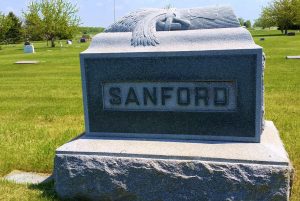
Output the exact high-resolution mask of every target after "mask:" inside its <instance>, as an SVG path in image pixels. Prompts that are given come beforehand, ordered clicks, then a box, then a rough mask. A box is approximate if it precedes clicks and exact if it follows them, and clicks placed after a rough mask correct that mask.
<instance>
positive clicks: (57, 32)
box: [24, 0, 80, 47]
mask: <svg viewBox="0 0 300 201" xmlns="http://www.w3.org/2000/svg"><path fill="white" fill-rule="evenodd" d="M77 13H78V8H77V6H76V5H73V4H72V3H70V2H69V1H67V0H36V1H32V2H31V3H30V4H29V6H28V10H27V12H25V13H24V18H25V23H26V26H25V28H26V35H27V36H31V35H39V36H42V37H43V38H45V39H46V40H47V41H48V40H50V41H51V47H55V40H56V39H62V38H72V37H73V36H74V34H75V33H76V32H77V30H78V26H79V22H80V19H79V17H78V16H77ZM33 33H34V34H33Z"/></svg>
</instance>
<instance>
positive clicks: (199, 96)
mask: <svg viewBox="0 0 300 201" xmlns="http://www.w3.org/2000/svg"><path fill="white" fill-rule="evenodd" d="M195 93H196V95H195V105H196V106H200V100H201V101H202V102H203V103H204V105H205V106H207V105H208V104H209V96H208V89H207V88H203V87H196V88H195Z"/></svg>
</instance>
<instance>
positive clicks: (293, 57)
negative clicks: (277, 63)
mask: <svg viewBox="0 0 300 201" xmlns="http://www.w3.org/2000/svg"><path fill="white" fill-rule="evenodd" d="M286 59H300V56H287V57H286Z"/></svg>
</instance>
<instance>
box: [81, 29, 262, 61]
mask: <svg viewBox="0 0 300 201" xmlns="http://www.w3.org/2000/svg"><path fill="white" fill-rule="evenodd" d="M156 35H157V38H159V40H160V44H159V45H157V46H138V47H134V46H132V45H131V40H132V33H130V32H125V33H101V34H98V35H96V36H95V37H94V38H93V40H92V43H91V45H90V47H89V48H88V49H87V50H86V51H84V52H83V53H82V54H93V53H100V54H105V53H108V54H110V53H112V54H120V53H121V54H122V53H138V52H140V53H146V52H170V53H172V52H187V51H188V52H193V51H212V50H242V49H262V48H261V47H260V46H258V45H256V44H255V43H254V41H253V38H252V36H251V34H250V32H249V31H248V30H247V29H245V28H242V27H236V28H219V29H199V30H189V31H171V32H157V33H156ZM105 56H107V55H105Z"/></svg>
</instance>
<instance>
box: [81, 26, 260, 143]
mask: <svg viewBox="0 0 300 201" xmlns="http://www.w3.org/2000/svg"><path fill="white" fill-rule="evenodd" d="M156 35H157V37H158V38H159V39H160V45H158V46H151V47H149V46H139V47H134V46H131V45H130V43H131V37H132V34H131V33H128V32H127V33H103V34H99V35H97V36H96V37H94V38H93V42H92V44H91V46H90V48H89V49H88V50H87V51H85V52H83V53H82V54H81V71H82V81H83V97H84V106H85V126H86V134H87V135H89V136H118V137H141V138H159V139H170V138H172V139H208V140H227V141H245V142H259V141H260V135H261V132H262V129H263V123H262V122H263V111H262V108H263V107H262V105H263V93H262V91H263V90H262V89H263V82H262V73H263V59H262V58H263V56H262V48H261V47H259V46H257V45H256V44H255V43H254V41H253V39H252V37H251V34H250V33H249V32H248V31H247V30H246V29H244V28H241V27H239V28H220V29H203V30H189V31H172V32H163V31H162V32H157V33H156ZM208 81H214V82H219V83H225V82H231V83H235V87H236V90H234V89H235V88H233V90H234V91H236V93H235V94H234V96H232V97H233V99H232V98H230V100H229V103H234V102H235V101H234V100H235V98H236V101H237V107H232V108H235V110H231V111H229V110H225V109H226V108H225V109H224V108H220V109H219V111H216V110H214V111H212V110H211V109H210V108H213V107H210V108H209V107H207V108H199V109H198V110H196V111H195V110H194V109H191V107H180V110H178V107H173V109H171V110H170V107H169V106H170V104H166V105H165V107H160V108H159V110H156V111H154V110H150V111H144V110H143V109H145V107H143V106H142V105H138V104H136V105H135V106H134V103H131V107H129V108H131V109H132V108H134V111H128V110H123V111H120V109H119V108H117V109H116V107H107V105H105V104H104V102H105V100H108V99H107V98H109V99H112V97H111V96H109V97H103V96H104V95H105V96H107V93H104V91H103V90H104V89H105V86H106V85H107V83H108V84H111V85H113V84H120V83H123V85H124V84H126V83H129V84H134V83H139V84H141V83H146V84H147V85H148V86H154V85H157V84H158V83H161V86H166V84H168V83H169V84H170V83H175V84H177V86H178V87H184V86H185V85H184V84H183V83H187V84H189V85H191V84H193V83H197V82H198V83H201V82H202V83H203V82H206V83H207V82H208ZM121 87H122V86H121ZM132 87H133V86H132ZM140 87H143V86H140ZM222 87H223V88H224V87H225V85H223V86H222ZM225 88H227V89H228V90H230V88H228V87H225ZM210 93H213V92H210ZM108 95H109V94H108ZM210 97H211V96H210ZM122 98H125V97H122ZM173 100H174V99H173ZM233 106H234V105H233ZM107 108H110V110H107ZM123 109H124V108H123Z"/></svg>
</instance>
